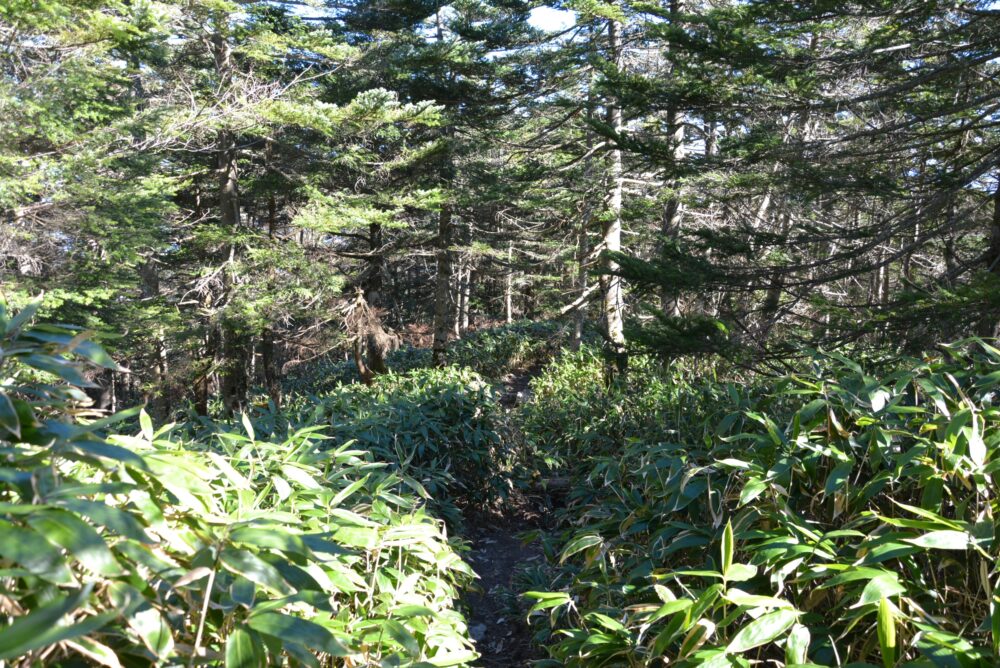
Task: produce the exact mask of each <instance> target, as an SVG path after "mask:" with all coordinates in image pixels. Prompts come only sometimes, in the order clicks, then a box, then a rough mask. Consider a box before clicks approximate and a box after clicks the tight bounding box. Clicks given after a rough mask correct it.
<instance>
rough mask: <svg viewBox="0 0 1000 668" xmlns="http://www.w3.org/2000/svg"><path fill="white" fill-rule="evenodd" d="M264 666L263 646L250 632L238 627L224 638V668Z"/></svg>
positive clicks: (256, 667) (255, 667)
mask: <svg viewBox="0 0 1000 668" xmlns="http://www.w3.org/2000/svg"><path fill="white" fill-rule="evenodd" d="M262 665H264V644H263V643H262V642H261V641H260V639H259V638H258V637H257V636H256V634H254V633H253V632H252V631H249V630H248V629H246V628H243V627H238V628H236V629H234V630H233V632H232V633H230V634H229V637H228V638H226V668H258V666H262Z"/></svg>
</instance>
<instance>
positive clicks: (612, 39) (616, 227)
mask: <svg viewBox="0 0 1000 668" xmlns="http://www.w3.org/2000/svg"><path fill="white" fill-rule="evenodd" d="M621 27H622V26H621V24H620V23H618V22H617V21H615V20H610V21H608V55H609V58H610V59H611V64H612V65H613V66H614V67H616V68H621V66H622V64H623V59H622V41H621ZM608 125H610V126H611V128H612V130H614V131H615V132H621V130H622V109H621V105H620V104H619V102H618V100H616V99H614V98H611V99H609V100H608ZM609 178H610V182H611V192H610V197H609V200H608V205H609V211H608V215H607V216H606V218H605V222H604V226H603V228H604V229H603V250H604V254H603V256H602V258H603V261H602V264H603V269H604V270H605V272H614V271H617V270H618V263H617V262H615V261H614V260H613V259H612V258H611V257H610V256H609V255H608V253H615V252H619V251H621V249H622V190H623V178H624V173H623V165H622V152H621V149H619V148H615V149H613V150H612V151H611V155H610V173H609ZM601 288H602V290H601V292H602V294H603V298H604V299H603V309H604V314H603V315H604V334H605V337H606V345H607V348H608V353H609V366H608V374H607V380H608V381H609V382H610V381H613V380H614V379H615V378H616V377H617V376H620V375H622V374H624V373H625V371H626V369H627V365H628V360H627V358H626V356H625V331H624V320H623V313H624V302H623V298H622V280H621V278H620V277H619V276H615V275H612V274H610V273H604V274H602V276H601Z"/></svg>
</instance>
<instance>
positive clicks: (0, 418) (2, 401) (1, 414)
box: [0, 390, 21, 438]
mask: <svg viewBox="0 0 1000 668" xmlns="http://www.w3.org/2000/svg"><path fill="white" fill-rule="evenodd" d="M0 427H2V428H3V429H6V430H7V431H8V432H10V433H11V434H13V435H14V437H15V438H21V419H20V418H19V417H18V415H17V410H15V408H14V403H13V402H12V401H11V399H10V397H8V396H7V393H6V392H4V391H3V390H0Z"/></svg>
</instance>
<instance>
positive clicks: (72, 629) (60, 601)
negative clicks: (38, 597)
mask: <svg viewBox="0 0 1000 668" xmlns="http://www.w3.org/2000/svg"><path fill="white" fill-rule="evenodd" d="M90 591H91V586H87V587H84V588H83V589H80V590H77V591H76V592H74V593H73V594H70V595H68V596H63V597H60V598H57V599H55V600H54V601H52V602H51V603H47V604H45V605H42V606H40V607H38V608H35V609H34V610H32V611H31V612H29V613H28V614H27V615H24V616H22V617H17V618H15V619H14V621H13V622H12V623H11V624H10V625H9V626H6V627H4V629H3V633H0V659H11V658H15V657H22V656H24V655H25V654H27V653H28V652H31V651H32V650H36V649H39V648H42V647H48V646H50V645H54V644H55V643H58V642H63V641H65V640H71V639H73V638H77V637H79V636H84V635H87V634H88V633H93V632H94V631H96V630H98V629H100V628H103V627H104V626H105V625H107V624H108V623H109V622H111V621H112V620H113V619H114V618H115V617H117V615H118V613H117V612H106V613H103V614H100V615H93V616H90V617H85V618H83V619H82V620H80V621H78V622H75V623H72V624H61V623H60V622H62V620H63V619H64V618H65V617H66V616H67V615H69V614H70V613H72V612H74V611H76V610H77V609H79V608H80V607H81V606H82V605H83V604H84V603H85V602H86V600H87V599H88V598H89V596H90Z"/></svg>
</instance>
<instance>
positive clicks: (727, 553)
mask: <svg viewBox="0 0 1000 668" xmlns="http://www.w3.org/2000/svg"><path fill="white" fill-rule="evenodd" d="M735 549H736V546H735V539H734V538H733V522H732V520H730V521H728V522H726V528H725V529H723V530H722V569H721V570H722V572H723V573H727V572H728V571H729V569H730V567H732V565H733V552H734V551H735Z"/></svg>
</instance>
